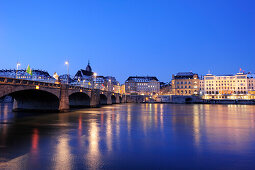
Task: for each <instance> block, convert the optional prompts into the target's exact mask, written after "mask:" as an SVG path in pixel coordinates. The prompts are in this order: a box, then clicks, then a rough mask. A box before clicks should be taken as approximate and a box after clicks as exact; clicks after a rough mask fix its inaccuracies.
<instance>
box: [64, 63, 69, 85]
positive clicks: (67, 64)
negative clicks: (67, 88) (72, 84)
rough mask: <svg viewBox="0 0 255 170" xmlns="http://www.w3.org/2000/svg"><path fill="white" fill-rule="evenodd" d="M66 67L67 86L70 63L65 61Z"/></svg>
mask: <svg viewBox="0 0 255 170" xmlns="http://www.w3.org/2000/svg"><path fill="white" fill-rule="evenodd" d="M65 65H66V66H67V84H69V61H65Z"/></svg>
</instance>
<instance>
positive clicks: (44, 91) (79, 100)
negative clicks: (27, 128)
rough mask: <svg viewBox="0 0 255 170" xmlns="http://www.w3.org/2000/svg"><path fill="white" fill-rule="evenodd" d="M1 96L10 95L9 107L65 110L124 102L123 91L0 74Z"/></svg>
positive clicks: (16, 108)
mask: <svg viewBox="0 0 255 170" xmlns="http://www.w3.org/2000/svg"><path fill="white" fill-rule="evenodd" d="M5 96H12V97H13V98H14V104H13V110H45V111H56V110H59V111H65V110H68V109H69V108H70V107H99V106H100V105H107V104H117V103H125V102H126V96H125V95H121V94H119V93H114V92H109V91H102V90H99V89H88V88H84V87H80V86H72V85H67V84H56V83H48V82H39V81H32V80H23V79H15V78H6V77H0V98H3V97H5Z"/></svg>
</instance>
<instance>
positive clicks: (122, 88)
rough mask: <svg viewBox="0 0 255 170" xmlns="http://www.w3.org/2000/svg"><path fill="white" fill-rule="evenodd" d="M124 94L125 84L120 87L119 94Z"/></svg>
mask: <svg viewBox="0 0 255 170" xmlns="http://www.w3.org/2000/svg"><path fill="white" fill-rule="evenodd" d="M125 93H126V91H125V84H122V85H121V86H120V94H125Z"/></svg>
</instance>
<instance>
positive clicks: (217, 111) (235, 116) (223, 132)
mask: <svg viewBox="0 0 255 170" xmlns="http://www.w3.org/2000/svg"><path fill="white" fill-rule="evenodd" d="M205 108H206V113H207V116H206V117H205V126H206V138H207V140H208V142H209V143H210V144H213V145H209V147H212V148H213V149H214V150H219V151H220V150H231V151H244V150H245V149H248V148H249V147H250V146H249V145H247V141H249V138H250V133H251V131H254V128H252V127H254V122H253V121H252V123H251V121H250V120H254V106H249V105H206V106H205ZM223 141H225V142H228V143H229V144H228V145H222V142H223Z"/></svg>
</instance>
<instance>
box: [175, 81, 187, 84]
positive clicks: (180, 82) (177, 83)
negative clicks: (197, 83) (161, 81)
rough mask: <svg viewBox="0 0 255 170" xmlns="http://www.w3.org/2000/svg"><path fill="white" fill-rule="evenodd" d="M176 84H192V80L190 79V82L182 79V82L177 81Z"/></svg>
mask: <svg viewBox="0 0 255 170" xmlns="http://www.w3.org/2000/svg"><path fill="white" fill-rule="evenodd" d="M176 84H191V82H190V81H189V82H186V81H185V82H182V81H181V82H179V81H177V83H176Z"/></svg>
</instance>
